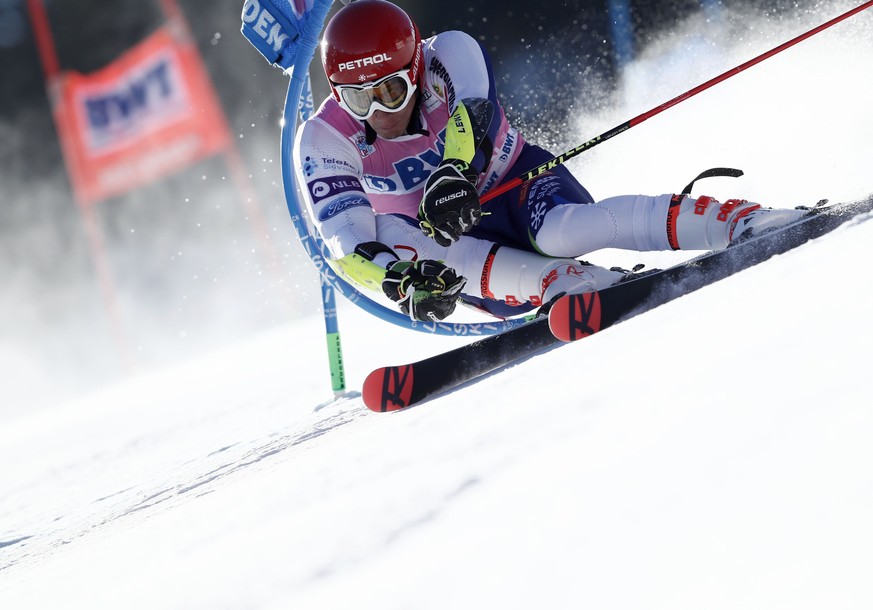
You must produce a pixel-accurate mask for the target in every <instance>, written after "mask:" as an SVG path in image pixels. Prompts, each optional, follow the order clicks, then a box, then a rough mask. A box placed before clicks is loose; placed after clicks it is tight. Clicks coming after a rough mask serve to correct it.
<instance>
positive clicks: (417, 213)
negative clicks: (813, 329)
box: [295, 0, 805, 320]
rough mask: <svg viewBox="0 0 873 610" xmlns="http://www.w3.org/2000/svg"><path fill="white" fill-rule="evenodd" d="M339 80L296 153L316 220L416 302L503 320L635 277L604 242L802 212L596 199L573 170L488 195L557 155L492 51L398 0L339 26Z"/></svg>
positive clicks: (349, 255)
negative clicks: (531, 137) (419, 22)
mask: <svg viewBox="0 0 873 610" xmlns="http://www.w3.org/2000/svg"><path fill="white" fill-rule="evenodd" d="M321 58H322V63H323V65H324V70H325V73H326V75H327V78H328V81H329V83H330V88H331V96H330V97H328V98H327V99H326V100H325V101H324V103H323V104H322V105H321V107H320V108H319V109H318V111H317V113H316V114H315V115H313V117H312V118H311V119H309V120H308V121H306V122H305V123H304V124H303V125H302V126H301V128H300V130H299V133H298V137H297V141H296V142H295V153H296V157H295V158H296V159H297V161H298V166H297V168H296V169H297V172H298V180H299V182H300V184H303V185H305V188H304V189H303V190H304V193H305V199H306V203H307V206H308V208H309V212H310V215H311V218H312V219H313V221H314V223H315V224H316V228H317V230H318V231H319V232H320V234H321V235H322V237H323V239H324V241H325V243H326V244H327V246H328V248H329V249H330V251H331V252H332V253H333V255H334V256H335V257H336V258H337V259H339V260H341V261H345V262H348V261H350V260H351V261H353V262H354V264H345V265H343V269H344V270H345V272H346V274H347V275H348V276H349V277H350V278H351V279H352V280H354V281H356V282H357V283H359V284H361V285H369V286H370V287H373V286H374V285H375V286H381V289H382V291H384V293H385V294H386V295H387V296H388V297H389V298H390V299H392V300H393V301H395V302H397V303H398V304H399V306H400V309H401V311H403V312H404V313H406V314H408V315H409V316H410V317H412V318H414V319H418V320H442V319H444V318H446V317H447V316H449V315H450V314H451V313H452V312H453V311H454V309H455V305H456V303H457V301H458V300H459V299H461V300H462V301H464V302H466V303H469V304H473V305H475V306H477V307H479V308H480V309H483V310H485V311H487V312H489V313H490V314H492V315H495V316H497V317H509V316H512V315H516V314H519V313H524V312H525V311H529V310H530V309H532V308H534V307H538V306H541V305H544V304H547V303H549V302H550V301H551V300H553V299H554V298H555V297H557V296H559V295H561V294H563V293H577V292H584V291H590V290H598V289H601V288H605V287H606V286H609V285H611V284H613V283H615V282H617V281H620V280H621V279H622V278H624V277H625V273H622V272H619V271H611V270H608V269H604V268H601V267H597V266H594V265H589V264H587V263H582V262H580V261H578V260H576V259H577V257H580V256H582V255H584V254H586V253H589V252H592V251H594V250H599V249H601V248H607V247H611V248H622V249H630V250H637V251H648V250H666V249H673V250H677V249H683V250H709V249H721V248H725V247H727V246H728V245H729V244H730V243H731V241H732V240H736V239H737V238H738V237H739V236H741V235H743V236H746V235H749V234H752V233H754V232H759V231H761V230H763V229H766V228H769V227H772V226H778V225H781V224H784V223H786V222H790V221H791V220H794V219H796V218H799V217H800V216H801V215H803V214H804V213H805V212H803V211H801V210H782V209H770V208H763V207H761V206H760V205H758V204H754V203H751V202H748V201H745V200H729V201H727V202H725V203H720V202H718V201H715V200H714V199H712V198H710V197H698V198H696V199H694V198H691V197H688V196H683V195H672V194H667V195H660V196H646V195H624V196H618V197H610V198H608V199H603V200H600V201H595V200H594V198H593V197H592V196H591V195H590V194H589V192H588V191H587V190H586V189H585V188H584V187H583V186H582V185H581V184H580V183H579V182H578V181H577V180H576V179H575V178H574V177H573V176H572V175H571V174H570V172H569V171H568V170H567V169H566V168H565V167H564V166H562V165H558V166H556V167H555V168H554V169H552V170H550V171H548V172H545V173H543V174H541V175H539V176H538V177H536V178H534V179H533V180H530V181H529V182H527V183H525V184H524V185H522V186H521V187H517V188H514V189H512V190H511V191H508V192H506V193H504V194H502V195H500V196H498V197H495V198H494V199H492V200H490V201H488V202H486V203H485V204H484V205H480V201H479V196H480V195H481V194H483V193H485V192H487V191H488V190H489V189H491V188H493V187H494V186H496V185H498V184H500V183H501V182H502V181H504V180H508V179H512V178H513V177H516V176H519V175H521V174H522V173H524V172H526V171H528V170H530V169H532V168H534V167H537V166H539V165H541V164H543V163H545V162H546V161H548V160H550V159H551V158H552V157H553V155H552V154H550V153H549V152H547V151H546V150H544V149H542V148H540V147H538V146H536V145H534V144H531V143H529V142H526V141H525V140H524V138H523V136H522V135H521V134H520V133H519V132H518V131H517V130H516V129H515V128H513V127H512V126H511V125H510V124H509V123H508V122H507V119H506V117H505V115H504V112H503V109H502V108H501V106H500V103H499V102H498V100H497V96H496V91H495V87H494V76H493V73H492V69H491V64H490V61H489V59H488V56H487V54H486V52H485V50H484V49H483V48H482V47H481V46H480V45H479V44H478V43H477V42H476V41H475V40H474V39H473V38H471V37H470V36H469V35H467V34H465V33H463V32H458V31H448V32H444V33H440V34H437V35H435V36H433V37H431V38H428V39H426V40H422V39H421V37H420V35H419V31H418V29H417V27H416V25H415V23H414V22H413V21H412V19H411V18H410V17H409V16H408V15H407V14H406V13H405V12H404V11H403V10H402V9H400V8H399V7H397V6H396V5H394V4H391V3H390V2H387V1H386V0H356V1H355V2H352V3H350V4H348V5H347V6H344V7H343V8H341V9H340V10H339V11H338V12H337V13H336V14H335V15H334V17H333V18H332V19H331V20H330V22H329V23H328V25H327V27H326V29H325V32H324V38H323V40H322V46H321Z"/></svg>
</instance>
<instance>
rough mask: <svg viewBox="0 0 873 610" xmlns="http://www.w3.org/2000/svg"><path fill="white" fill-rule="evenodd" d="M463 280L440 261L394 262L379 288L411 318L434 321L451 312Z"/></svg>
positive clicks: (464, 281) (442, 318) (463, 283)
mask: <svg viewBox="0 0 873 610" xmlns="http://www.w3.org/2000/svg"><path fill="white" fill-rule="evenodd" d="M466 283H467V280H466V279H465V278H463V277H459V276H458V274H457V273H455V271H454V270H453V269H451V268H449V267H446V266H445V265H444V264H443V263H441V262H440V261H434V260H419V261H394V262H393V263H391V264H390V265H388V270H387V272H386V273H385V279H384V280H382V290H383V291H384V292H385V294H386V295H387V296H388V298H389V299H391V300H392V301H394V302H396V303H397V304H398V305H400V311H402V312H403V313H405V314H406V315H408V316H409V317H410V318H412V319H413V320H421V321H423V322H438V321H440V320H444V319H445V318H447V317H448V316H450V315H451V314H452V312H453V311H454V310H455V305H456V304H457V300H458V295H459V294H460V293H461V290H462V289H463V288H464V285H465V284H466Z"/></svg>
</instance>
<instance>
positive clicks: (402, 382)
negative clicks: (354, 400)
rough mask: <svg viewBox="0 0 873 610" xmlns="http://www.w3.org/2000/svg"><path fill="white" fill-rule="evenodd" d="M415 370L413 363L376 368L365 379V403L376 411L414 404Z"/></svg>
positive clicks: (363, 390)
mask: <svg viewBox="0 0 873 610" xmlns="http://www.w3.org/2000/svg"><path fill="white" fill-rule="evenodd" d="M413 372H414V371H413V366H412V365H411V364H406V365H403V366H386V367H383V368H379V369H376V370H375V371H373V372H372V373H370V374H369V375H367V378H366V379H365V380H364V387H363V389H362V390H361V396H362V397H363V399H364V404H365V405H367V408H368V409H370V410H371V411H375V412H376V413H385V412H386V411H398V410H400V409H403V408H404V407H408V406H409V405H410V404H412V388H413V385H412V383H413V380H414V376H413Z"/></svg>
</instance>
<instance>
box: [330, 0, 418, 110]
mask: <svg viewBox="0 0 873 610" xmlns="http://www.w3.org/2000/svg"><path fill="white" fill-rule="evenodd" d="M321 63H322V64H323V65H324V72H325V74H326V75H327V79H328V81H330V84H331V90H332V91H333V94H334V97H336V98H337V99H339V96H338V94H337V92H336V90H335V89H334V87H333V85H334V84H337V85H358V84H361V83H365V82H371V81H375V80H378V79H380V78H382V77H384V76H387V75H388V74H392V73H394V72H398V71H400V70H402V69H404V68H406V69H407V70H409V78H410V81H411V82H412V83H414V84H417V83H418V79H419V77H420V75H421V73H422V71H423V68H424V58H423V57H422V50H421V36H420V35H419V33H418V28H417V27H416V25H415V22H413V21H412V19H411V18H410V17H409V15H407V14H406V12H405V11H404V10H403V9H401V8H400V7H399V6H397V5H395V4H392V3H391V2H387V1H386V0H354V1H353V2H351V3H350V4H348V5H346V6H344V7H342V8H341V9H340V10H339V11H337V13H336V14H335V15H334V16H333V18H332V19H331V20H330V22H329V23H328V24H327V27H326V28H325V30H324V37H323V38H322V41H321Z"/></svg>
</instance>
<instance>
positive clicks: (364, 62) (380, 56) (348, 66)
mask: <svg viewBox="0 0 873 610" xmlns="http://www.w3.org/2000/svg"><path fill="white" fill-rule="evenodd" d="M386 61H391V58H390V57H388V53H377V54H376V55H373V56H372V57H364V58H363V59H354V60H352V61H344V62H342V63H341V64H340V65H339V69H340V72H342V71H343V70H354V69H355V68H362V67H364V66H375V65H376V64H384V63H385V62H386Z"/></svg>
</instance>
